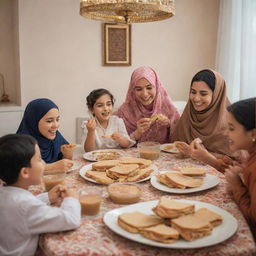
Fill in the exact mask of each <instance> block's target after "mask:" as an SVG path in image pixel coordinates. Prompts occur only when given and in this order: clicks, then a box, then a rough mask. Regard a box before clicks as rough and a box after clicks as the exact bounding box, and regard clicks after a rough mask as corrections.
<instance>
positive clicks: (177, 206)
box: [152, 196, 195, 219]
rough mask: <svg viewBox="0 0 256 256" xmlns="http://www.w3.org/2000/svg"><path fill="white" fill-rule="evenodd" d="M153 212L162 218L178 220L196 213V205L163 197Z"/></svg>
mask: <svg viewBox="0 0 256 256" xmlns="http://www.w3.org/2000/svg"><path fill="white" fill-rule="evenodd" d="M152 211H153V212H154V213H155V214H156V215H157V216H159V217H161V218H170V219H172V218H178V217H180V216H182V215H186V214H190V213H194V212H195V205H194V204H188V203H183V202H179V201H177V200H171V199H169V198H168V197H165V196H162V197H161V198H160V200H159V202H158V204H157V206H156V207H154V208H153V209H152Z"/></svg>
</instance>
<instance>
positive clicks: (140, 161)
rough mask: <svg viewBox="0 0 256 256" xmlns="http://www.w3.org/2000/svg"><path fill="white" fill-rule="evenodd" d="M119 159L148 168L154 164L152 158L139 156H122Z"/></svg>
mask: <svg viewBox="0 0 256 256" xmlns="http://www.w3.org/2000/svg"><path fill="white" fill-rule="evenodd" d="M119 160H120V162H121V163H122V164H138V165H139V166H140V168H146V167H148V166H150V165H151V164H152V161H151V160H147V159H144V158H138V157H120V158H119Z"/></svg>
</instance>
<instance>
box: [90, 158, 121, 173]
mask: <svg viewBox="0 0 256 256" xmlns="http://www.w3.org/2000/svg"><path fill="white" fill-rule="evenodd" d="M119 162H120V161H119V160H104V161H99V162H96V163H93V164H92V169H93V170H95V171H102V172H105V171H106V170H107V169H110V168H112V167H114V166H116V165H118V164H119Z"/></svg>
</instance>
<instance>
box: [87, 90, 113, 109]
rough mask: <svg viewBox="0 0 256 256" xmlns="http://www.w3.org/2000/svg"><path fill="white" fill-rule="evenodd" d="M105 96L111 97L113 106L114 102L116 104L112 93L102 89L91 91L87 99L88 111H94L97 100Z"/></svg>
mask: <svg viewBox="0 0 256 256" xmlns="http://www.w3.org/2000/svg"><path fill="white" fill-rule="evenodd" d="M105 94H107V95H109V97H110V99H111V102H112V105H114V102H115V99H114V96H113V95H112V94H111V93H110V91H108V90H106V89H102V88H101V89H96V90H93V91H91V92H90V94H89V95H88V96H87V97H86V101H87V102H86V104H87V107H88V109H90V110H92V109H93V106H94V104H95V102H96V100H97V99H98V98H99V97H101V96H102V95H105Z"/></svg>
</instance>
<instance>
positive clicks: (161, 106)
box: [117, 66, 180, 143]
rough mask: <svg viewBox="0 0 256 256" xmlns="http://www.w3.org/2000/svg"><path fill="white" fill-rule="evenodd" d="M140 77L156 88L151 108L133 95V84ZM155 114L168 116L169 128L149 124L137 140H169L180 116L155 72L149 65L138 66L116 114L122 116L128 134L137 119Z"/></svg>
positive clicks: (135, 125) (133, 127)
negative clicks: (147, 128) (148, 127)
mask: <svg viewBox="0 0 256 256" xmlns="http://www.w3.org/2000/svg"><path fill="white" fill-rule="evenodd" d="M142 78H145V79H147V80H148V81H149V82H150V84H151V85H152V86H153V87H154V88H155V89H156V96H155V99H154V102H153V107H152V109H151V110H149V109H147V108H146V107H144V106H143V105H142V104H141V103H140V102H139V101H138V100H137V99H136V96H135V86H136V85H137V82H138V81H139V80H140V79H142ZM155 114H163V115H165V116H166V117H168V118H169V120H170V122H171V126H170V128H167V127H163V126H160V125H159V124H158V123H154V124H153V125H151V127H150V129H149V130H148V131H146V132H145V133H144V134H143V135H142V137H141V138H140V140H139V141H149V140H150V141H158V142H160V143H166V142H169V141H170V140H171V136H172V134H173V132H174V126H175V123H176V121H177V120H178V119H179V117H180V115H179V113H178V110H177V109H176V107H175V106H174V104H173V102H172V100H171V98H170V97H169V95H168V93H167V92H166V90H165V88H164V87H163V86H162V84H161V82H160V80H159V78H158V75H157V74H156V72H155V71H154V70H153V69H152V68H150V67H146V66H143V67H139V68H137V69H135V70H134V72H133V73H132V76H131V81H130V85H129V89H128V92H127V95H126V100H125V102H124V103H123V104H122V105H121V107H120V108H119V109H118V111H117V115H118V116H119V117H121V118H123V120H124V122H125V125H126V129H127V131H128V134H131V133H132V132H134V131H135V130H136V128H137V121H138V120H139V119H141V118H143V117H151V116H152V115H155Z"/></svg>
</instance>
